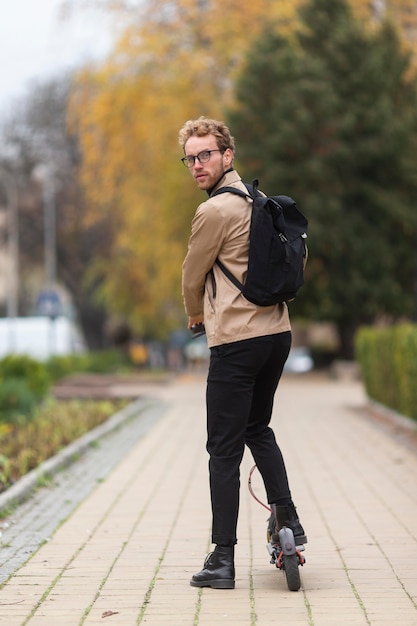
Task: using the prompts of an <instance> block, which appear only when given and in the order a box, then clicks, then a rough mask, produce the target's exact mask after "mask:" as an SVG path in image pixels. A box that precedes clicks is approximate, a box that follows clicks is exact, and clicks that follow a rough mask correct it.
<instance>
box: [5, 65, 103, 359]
mask: <svg viewBox="0 0 417 626" xmlns="http://www.w3.org/2000/svg"><path fill="white" fill-rule="evenodd" d="M70 84H71V77H70V76H65V77H61V78H59V79H57V80H51V81H47V82H44V83H39V84H35V85H34V86H33V87H32V90H31V92H30V94H29V97H28V99H27V100H25V101H21V102H19V104H18V106H17V107H16V109H15V111H14V113H13V115H12V117H10V118H9V119H7V120H6V121H5V122H4V125H3V132H2V134H3V142H2V153H3V154H2V156H1V158H2V160H3V161H4V162H6V163H7V165H8V167H9V169H10V170H12V171H13V172H14V175H15V177H16V179H17V181H18V184H19V223H20V228H19V230H20V233H19V234H20V257H21V258H20V261H21V276H22V280H21V284H22V287H23V289H22V293H21V310H24V311H26V313H30V312H31V311H33V310H34V307H35V303H36V297H37V294H38V293H39V291H40V290H41V289H42V288H43V287H44V286H45V283H44V281H45V277H44V217H43V206H42V182H41V181H40V180H38V179H37V177H36V171H37V169H38V166H39V165H42V166H45V165H46V166H47V167H48V169H49V171H50V174H51V175H52V180H53V188H54V204H55V208H56V217H57V220H56V226H57V236H56V242H57V248H56V256H57V270H58V271H57V274H58V282H59V283H60V284H63V285H64V286H65V287H66V289H67V290H68V292H69V293H70V295H71V297H72V303H73V305H74V308H75V310H76V313H77V318H78V321H79V323H80V325H81V327H82V331H83V335H84V337H85V340H86V342H87V345H88V346H89V347H90V348H92V349H98V348H101V347H103V346H104V345H105V344H106V337H105V326H106V321H107V317H108V315H107V311H106V308H105V307H104V306H103V304H102V303H101V302H100V301H99V300H98V297H97V292H98V288H99V287H100V286H101V282H102V280H103V277H102V275H100V273H99V272H95V275H94V278H90V276H89V274H88V269H89V268H91V267H92V266H93V265H94V263H95V258H96V256H97V255H98V254H105V251H106V250H107V249H108V248H109V247H110V245H111V240H112V237H113V227H112V223H111V221H110V220H109V219H108V216H106V219H100V220H96V221H95V222H94V224H88V223H87V222H86V220H85V215H86V213H87V207H86V201H85V196H84V193H83V191H82V188H81V186H80V184H79V181H78V169H79V165H80V151H79V146H78V141H77V137H76V136H75V135H74V134H71V133H69V132H68V129H67V123H66V115H67V105H68V97H69V92H70Z"/></svg>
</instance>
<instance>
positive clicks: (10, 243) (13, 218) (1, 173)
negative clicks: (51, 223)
mask: <svg viewBox="0 0 417 626" xmlns="http://www.w3.org/2000/svg"><path fill="white" fill-rule="evenodd" d="M0 182H2V183H3V187H4V189H5V191H6V202H7V230H8V237H7V251H8V255H7V256H8V262H7V318H8V320H9V352H13V351H14V350H15V348H16V341H15V339H16V337H15V327H14V326H15V320H16V317H17V314H18V298H19V217H18V207H17V184H16V181H15V178H14V176H13V175H12V174H11V173H10V172H8V171H7V170H6V169H5V168H4V167H0Z"/></svg>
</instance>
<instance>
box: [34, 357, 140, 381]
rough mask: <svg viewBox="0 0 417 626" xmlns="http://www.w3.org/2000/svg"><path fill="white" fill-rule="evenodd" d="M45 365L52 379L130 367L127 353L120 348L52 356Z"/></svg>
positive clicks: (108, 371) (105, 372)
mask: <svg viewBox="0 0 417 626" xmlns="http://www.w3.org/2000/svg"><path fill="white" fill-rule="evenodd" d="M45 366H46V369H47V371H48V373H49V376H50V378H51V379H52V380H53V381H56V380H59V379H60V378H64V376H69V375H70V374H82V373H97V374H107V373H113V372H120V371H124V370H126V369H131V367H132V366H131V363H130V361H129V358H128V357H127V355H126V354H125V353H124V352H122V351H120V350H103V351H100V352H86V353H85V354H71V355H66V356H53V357H50V358H49V359H48V360H47V361H46V363H45Z"/></svg>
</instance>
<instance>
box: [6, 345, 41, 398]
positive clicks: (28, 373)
mask: <svg viewBox="0 0 417 626" xmlns="http://www.w3.org/2000/svg"><path fill="white" fill-rule="evenodd" d="M10 378H12V379H19V380H23V381H24V382H25V383H26V385H27V388H28V389H29V390H30V391H31V392H32V393H33V394H34V395H35V396H36V397H37V398H38V399H39V400H41V399H42V398H44V397H45V396H46V395H47V394H48V392H49V389H50V387H51V379H50V377H49V374H48V371H47V369H46V367H45V365H44V364H43V363H40V362H39V361H36V360H35V359H32V358H31V357H29V356H26V355H18V354H9V355H8V356H6V357H4V358H3V359H2V360H0V381H1V382H4V381H6V380H8V379H10Z"/></svg>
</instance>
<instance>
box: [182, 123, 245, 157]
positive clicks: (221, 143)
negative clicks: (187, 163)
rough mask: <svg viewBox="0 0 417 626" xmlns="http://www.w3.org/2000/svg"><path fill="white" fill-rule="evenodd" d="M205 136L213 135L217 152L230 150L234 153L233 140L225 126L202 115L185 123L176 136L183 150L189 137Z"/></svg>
mask: <svg viewBox="0 0 417 626" xmlns="http://www.w3.org/2000/svg"><path fill="white" fill-rule="evenodd" d="M205 135H214V137H215V138H216V141H217V145H218V147H219V150H222V151H225V150H227V148H230V150H232V152H234V151H235V140H234V138H233V137H232V135H231V133H230V130H229V129H228V127H227V126H226V124H225V123H224V122H220V121H218V120H212V119H210V118H208V117H204V115H201V116H200V117H199V118H198V119H196V120H188V121H187V122H185V124H184V126H183V127H182V128H181V130H180V132H179V134H178V143H179V144H180V146H181V148H182V149H183V150H184V146H185V144H186V143H187V141H188V140H189V138H190V137H205Z"/></svg>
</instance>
